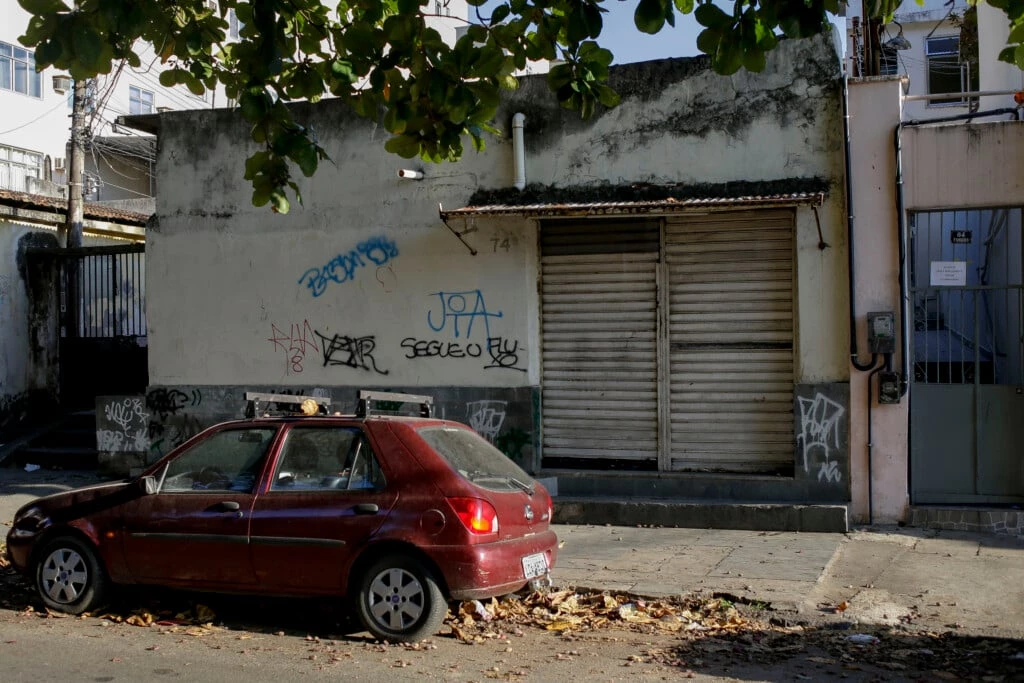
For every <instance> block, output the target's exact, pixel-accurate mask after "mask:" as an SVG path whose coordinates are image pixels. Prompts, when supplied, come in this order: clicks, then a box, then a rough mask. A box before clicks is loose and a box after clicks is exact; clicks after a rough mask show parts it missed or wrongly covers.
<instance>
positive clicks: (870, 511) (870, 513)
mask: <svg viewBox="0 0 1024 683" xmlns="http://www.w3.org/2000/svg"><path fill="white" fill-rule="evenodd" d="M871 358H872V365H874V363H875V361H877V360H878V359H877V356H876V355H875V354H872V356H871ZM890 358H891V357H890ZM887 365H889V362H888V360H887V361H886V362H885V363H882V364H881V365H878V366H877V367H874V368H872V370H871V373H870V374H868V391H867V394H868V524H874V523H875V506H874V493H873V492H874V482H873V479H872V474H871V462H872V461H873V460H874V458H873V457H872V456H873V455H874V447H875V444H874V443H872V430H871V406H872V403H873V401H872V400H871V399H872V398H873V396H874V392H872V391H871V385H872V382H874V380H875V375H877V374H878V373H880V372H881V371H882V370H884V369H885V368H886V366H887Z"/></svg>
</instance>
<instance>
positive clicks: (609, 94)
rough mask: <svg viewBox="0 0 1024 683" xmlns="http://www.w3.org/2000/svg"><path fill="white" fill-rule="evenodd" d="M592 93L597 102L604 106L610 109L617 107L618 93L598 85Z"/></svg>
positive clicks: (605, 86)
mask: <svg viewBox="0 0 1024 683" xmlns="http://www.w3.org/2000/svg"><path fill="white" fill-rule="evenodd" d="M594 91H595V92H596V93H597V100H598V102H600V103H601V104H603V105H604V106H606V107H608V108H609V109H611V108H612V107H615V106H618V104H619V101H620V99H621V98H620V97H619V93H617V92H615V91H614V90H612V89H611V88H610V87H608V86H607V85H603V84H600V83H599V84H598V85H596V86H595V87H594Z"/></svg>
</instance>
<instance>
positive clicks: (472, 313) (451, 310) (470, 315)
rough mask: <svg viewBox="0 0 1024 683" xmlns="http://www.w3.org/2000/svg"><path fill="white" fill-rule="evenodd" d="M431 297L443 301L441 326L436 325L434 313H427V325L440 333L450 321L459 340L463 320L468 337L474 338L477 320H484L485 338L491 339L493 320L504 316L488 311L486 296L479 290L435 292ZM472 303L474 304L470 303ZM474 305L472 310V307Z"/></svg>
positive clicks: (440, 312)
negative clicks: (474, 327)
mask: <svg viewBox="0 0 1024 683" xmlns="http://www.w3.org/2000/svg"><path fill="white" fill-rule="evenodd" d="M431 296H436V297H437V298H438V299H440V301H441V310H440V311H439V313H438V315H439V316H440V318H441V322H440V324H434V317H433V316H434V311H432V310H431V311H427V324H428V325H430V329H432V330H434V332H440V331H441V330H443V329H444V328H445V326H446V325H447V323H448V321H449V320H451V321H452V333H453V334H454V335H455V338H456V339H458V338H459V337H460V336H462V328H461V327H460V323H461V322H462V320H463V319H465V320H466V321H467V323H466V328H465V332H466V337H467V338H469V337H471V336H473V323H474V322H476V320H477V319H478V318H479V319H482V320H483V323H484V335H483V336H484V337H485V338H489V337H490V336H491V322H490V319H491V318H500V317H502V316H503V315H504V313H502V312H501V311H498V312H496V313H491V312H490V311H488V310H487V304H486V303H484V295H483V293H482V292H481V291H480V290H479V289H471V290H469V291H466V292H435V293H434V294H432V295H431ZM471 301H472V304H471V303H470V302H471ZM471 305H472V310H470V306H471Z"/></svg>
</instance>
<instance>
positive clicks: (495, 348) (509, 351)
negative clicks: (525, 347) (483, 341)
mask: <svg viewBox="0 0 1024 683" xmlns="http://www.w3.org/2000/svg"><path fill="white" fill-rule="evenodd" d="M487 353H488V355H490V357H491V362H490V363H489V364H487V365H485V366H484V369H485V370H489V369H492V368H500V369H502V370H519V371H520V372H526V368H521V367H519V340H517V339H506V338H504V337H488V338H487Z"/></svg>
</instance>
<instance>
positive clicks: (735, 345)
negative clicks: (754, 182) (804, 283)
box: [665, 210, 794, 472]
mask: <svg viewBox="0 0 1024 683" xmlns="http://www.w3.org/2000/svg"><path fill="white" fill-rule="evenodd" d="M793 223H794V216H793V212H792V211H791V210H780V211H756V212H755V211H737V212H725V213H718V214H711V215H708V216H700V217H680V218H673V219H670V220H669V221H668V222H667V224H666V232H665V260H666V263H667V264H668V282H669V284H668V286H669V303H668V306H669V310H668V317H669V325H668V327H669V373H670V393H669V406H670V408H669V410H670V421H671V425H670V430H669V432H670V439H671V449H670V454H669V456H670V468H671V469H673V470H715V471H733V472H767V471H777V470H781V469H787V468H792V466H793V448H794V446H793Z"/></svg>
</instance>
